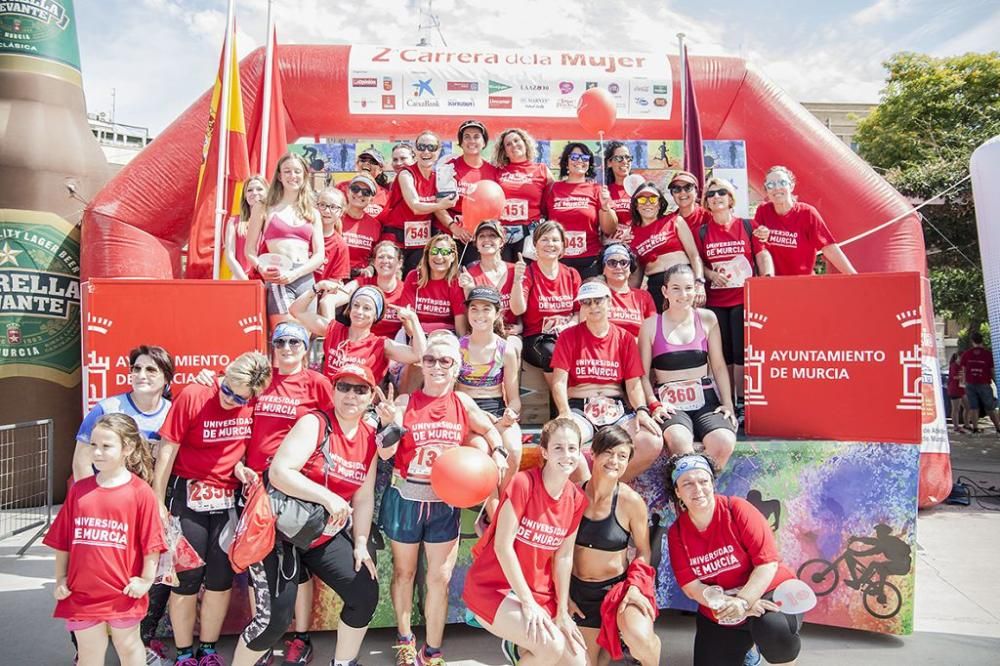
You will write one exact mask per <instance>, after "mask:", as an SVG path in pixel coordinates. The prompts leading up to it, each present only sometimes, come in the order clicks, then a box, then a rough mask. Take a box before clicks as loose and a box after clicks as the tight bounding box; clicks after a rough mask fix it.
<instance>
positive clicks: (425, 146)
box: [413, 143, 440, 153]
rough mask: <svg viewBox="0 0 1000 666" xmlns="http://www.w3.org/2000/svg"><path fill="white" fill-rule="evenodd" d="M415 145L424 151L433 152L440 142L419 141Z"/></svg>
mask: <svg viewBox="0 0 1000 666" xmlns="http://www.w3.org/2000/svg"><path fill="white" fill-rule="evenodd" d="M413 147H414V148H416V149H417V150H419V151H420V152H422V153H433V152H434V151H435V150H437V149H438V148H439V147H440V146H438V144H436V143H418V144H416V145H414V146H413Z"/></svg>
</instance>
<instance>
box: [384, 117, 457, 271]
mask: <svg viewBox="0 0 1000 666" xmlns="http://www.w3.org/2000/svg"><path fill="white" fill-rule="evenodd" d="M413 147H414V148H415V149H416V155H417V161H416V163H415V164H412V165H409V166H405V165H404V166H400V167H399V168H398V169H397V170H396V179H395V180H394V181H392V187H391V188H390V190H389V201H388V202H387V203H386V205H385V210H383V211H382V216H381V218H380V220H381V221H382V225H383V226H382V233H383V236H382V237H383V238H385V239H387V240H392V241H395V243H396V245H398V246H399V247H401V248H403V251H404V253H405V254H404V256H405V259H404V262H403V268H404V272H409V271H411V270H413V269H414V268H416V267H417V264H418V263H420V257H421V256H423V253H424V245H425V244H426V243H427V241H428V239H430V237H431V236H432V235H433V234H432V232H431V227H432V225H433V220H432V218H434V219H436V220H437V222H438V227H439V228H444V229H449V228H450V227H451V226H452V224H451V223H452V222H454V220H452V218H451V215H449V214H448V209H449V208H451V207H453V206H454V205H455V203H456V202H457V201H458V193H457V192H455V193H451V194H449V195H448V196H442V197H438V186H437V174H436V173H435V172H434V167H435V165H437V161H438V158H439V157H440V156H441V139H439V138H438V136H437V135H436V134H434V133H433V132H421V133H420V134H419V135H417V140H416V142H415V143H414V144H413Z"/></svg>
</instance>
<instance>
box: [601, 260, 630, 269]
mask: <svg viewBox="0 0 1000 666" xmlns="http://www.w3.org/2000/svg"><path fill="white" fill-rule="evenodd" d="M631 263H632V262H631V261H629V260H628V259H608V260H607V261H605V262H604V265H605V266H611V268H628V267H629V265H631Z"/></svg>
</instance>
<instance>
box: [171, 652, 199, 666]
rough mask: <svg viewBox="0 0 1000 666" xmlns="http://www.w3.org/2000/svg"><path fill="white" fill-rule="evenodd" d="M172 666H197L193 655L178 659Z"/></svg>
mask: <svg viewBox="0 0 1000 666" xmlns="http://www.w3.org/2000/svg"><path fill="white" fill-rule="evenodd" d="M174 666H198V660H197V659H195V657H194V655H192V656H190V657H184V658H183V659H178V660H177V661H175V662H174Z"/></svg>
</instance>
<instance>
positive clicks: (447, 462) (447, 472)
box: [431, 446, 500, 509]
mask: <svg viewBox="0 0 1000 666" xmlns="http://www.w3.org/2000/svg"><path fill="white" fill-rule="evenodd" d="M499 482H500V472H499V471H498V470H497V466H496V463H494V462H493V461H492V460H491V459H490V457H489V456H488V455H486V454H485V453H483V452H482V451H480V450H479V449H476V448H473V447H471V446H456V447H455V448H453V449H449V450H448V451H445V452H444V453H443V454H441V456H440V457H439V458H438V459H437V460H435V461H434V465H433V467H431V488H433V489H434V493H435V494H436V495H437V496H438V497H440V498H441V499H442V500H444V501H445V502H446V503H448V504H450V505H452V506H457V507H460V508H462V509H466V508H468V507H470V506H476V505H477V504H481V503H482V502H483V500H485V499H486V498H487V497H489V495H490V493H491V492H493V491H494V490H496V487H497V484H498V483H499Z"/></svg>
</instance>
